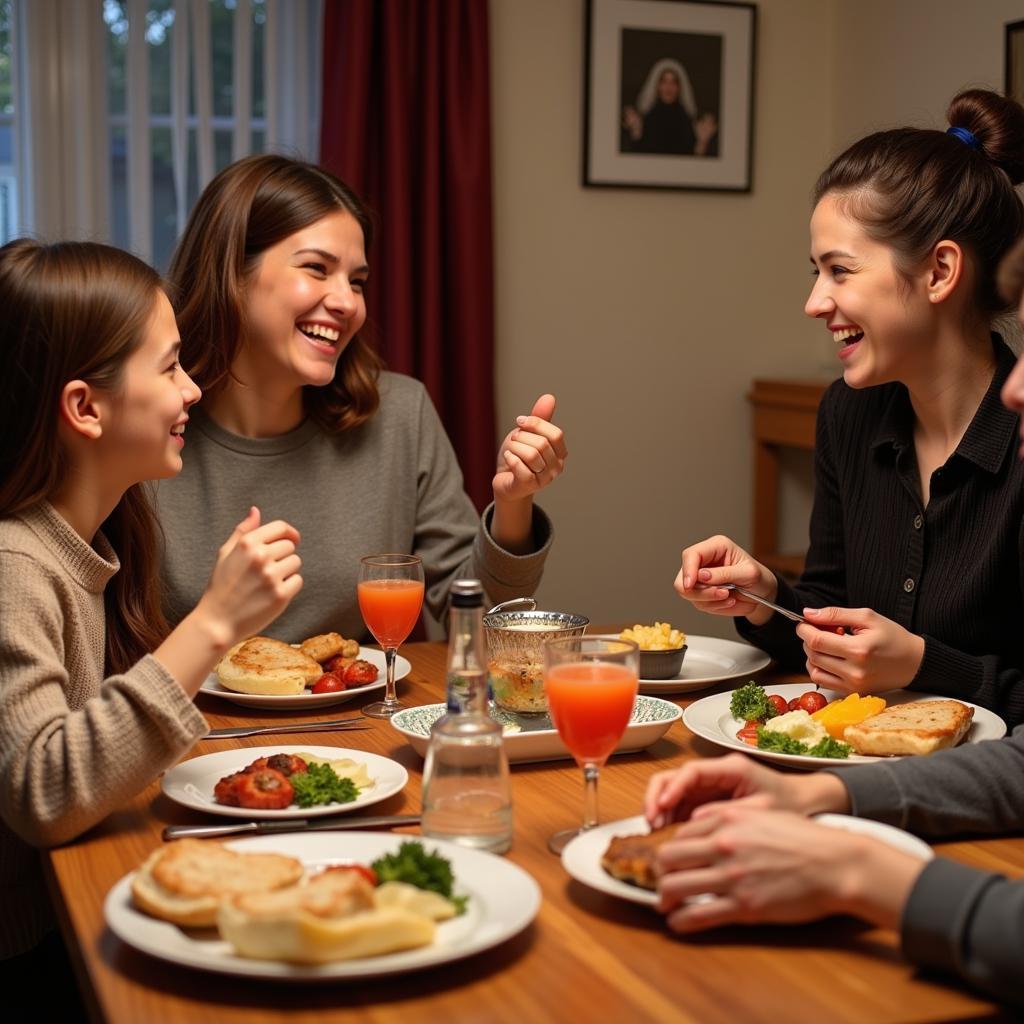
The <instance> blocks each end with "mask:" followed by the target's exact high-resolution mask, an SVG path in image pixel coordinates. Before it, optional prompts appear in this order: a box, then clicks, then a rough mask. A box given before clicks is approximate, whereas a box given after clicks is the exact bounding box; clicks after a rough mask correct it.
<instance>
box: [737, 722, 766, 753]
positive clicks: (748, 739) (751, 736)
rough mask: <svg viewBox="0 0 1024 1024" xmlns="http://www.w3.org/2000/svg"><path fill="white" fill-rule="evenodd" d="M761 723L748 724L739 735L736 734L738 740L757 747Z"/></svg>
mask: <svg viewBox="0 0 1024 1024" xmlns="http://www.w3.org/2000/svg"><path fill="white" fill-rule="evenodd" d="M760 724H761V723H760V722H747V724H746V725H745V726H743V728H742V729H740V731H739V732H738V733H736V739H738V740H741V741H742V742H743V743H746V744H748V745H750V746H751V747H756V746H757V727H758V726H759V725H760Z"/></svg>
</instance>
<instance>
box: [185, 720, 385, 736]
mask: <svg viewBox="0 0 1024 1024" xmlns="http://www.w3.org/2000/svg"><path fill="white" fill-rule="evenodd" d="M366 728H369V726H368V724H366V723H365V720H364V719H362V718H361V717H359V718H333V719H331V720H330V721H327V722H293V723H289V722H282V723H281V724H280V725H241V726H236V727H234V728H232V729H211V730H210V731H209V732H208V733H207V734H206V735H205V736H204V737H203V739H204V740H229V739H237V738H238V737H240V736H265V735H269V734H270V733H275V732H342V731H345V730H348V729H366Z"/></svg>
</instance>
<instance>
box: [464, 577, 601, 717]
mask: <svg viewBox="0 0 1024 1024" xmlns="http://www.w3.org/2000/svg"><path fill="white" fill-rule="evenodd" d="M513 606H515V608H516V610H515V611H513V610H512V607H513ZM589 624H590V619H588V618H587V617H586V616H584V615H573V614H572V613H570V612H545V611H538V610H537V605H536V602H535V601H534V600H533V598H529V597H527V598H516V599H515V600H514V601H505V602H504V603H503V604H499V605H496V606H495V607H494V608H492V609H491V610H490V611H489V612H488V613H487V614H486V615H485V616H484V635H485V636H486V638H487V661H488V671H489V673H490V677H491V689H492V691H493V693H494V703H495V704H497V705H498V707H500V708H502V709H504V710H505V711H510V712H512V713H513V714H517V715H546V714H547V711H548V701H547V697H545V695H544V641H545V640H553V639H562V638H565V637H572V636H583V633H584V631H585V630H586V628H587V626H588V625H589Z"/></svg>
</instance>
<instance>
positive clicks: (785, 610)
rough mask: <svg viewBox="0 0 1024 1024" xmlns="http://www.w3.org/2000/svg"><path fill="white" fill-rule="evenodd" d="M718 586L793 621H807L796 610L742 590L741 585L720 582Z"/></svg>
mask: <svg viewBox="0 0 1024 1024" xmlns="http://www.w3.org/2000/svg"><path fill="white" fill-rule="evenodd" d="M719 586H721V587H723V588H724V589H725V590H735V591H736V593H737V594H742V595H743V596H744V597H745V598H748V599H749V600H751V601H756V602H757V603H758V604H763V605H764V606H765V608H771V610H772V611H773V612H778V613H779V614H780V615H785V617H786V618H787V619H792V620H793V621H794V622H806V621H807V620H806V619H805V618H804V617H803V616H802V615H798V614H797V613H796V612H791V611H790V610H789V609H788V608H783V607H782V605H781V604H776V603H775V602H774V601H769V600H768V598H767V597H762V596H761V595H760V594H755V593H753V592H752V591H750V590H744V589H743V587H738V586H736V584H735V583H720V584H719Z"/></svg>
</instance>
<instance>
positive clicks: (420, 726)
mask: <svg viewBox="0 0 1024 1024" xmlns="http://www.w3.org/2000/svg"><path fill="white" fill-rule="evenodd" d="M444 712H445V706H444V705H443V704H425V705H423V706H422V707H418V708H405V709H404V710H402V711H399V712H398V713H397V714H395V715H394V716H393V717H392V719H391V724H392V725H393V726H394V727H395V728H396V729H397V730H398V731H399V732H400V733H401V734H402V735H403V736H404V737H405V738H406V739H407V740H408V741H409V742H410V743H411V744H412V747H413V749H414V750H415V751H416V753H417V754H419V755H420V756H421V757H422V756H424V755H425V754H426V752H427V742H428V740H429V739H430V727H431V726H432V725H433V724H434V722H436V721H437V719H439V718H440V717H441V716H442V715H443V714H444ZM492 713H493V715H494V717H495V718H496V719H497V720H498V721H499V722H500V723H501V724H502V726H503V727H504V729H505V750H506V752H507V753H508V759H509V761H510V762H516V761H556V760H560V759H561V758H571V757H572V754H570V753H569V751H568V750H567V749H566V746H565V744H564V743H563V742H562V740H561V737H559V735H558V733H557V731H556V730H555V727H554V726H553V725H552V724H551V719H550V718H549V717H548V716H547V715H528V716H520V715H516V714H513V713H512V712H509V711H502V710H501V709H500V708H495V709H494V710H493V712H492ZM681 717H682V712H681V711H680V710H679V708H678V707H677V706H676V705H675V704H672V703H670V702H669V701H667V700H661V699H660V698H658V697H645V696H643V695H640V696H638V697H637V699H636V704H635V705H634V707H633V717H632V718H631V719H630V721H629V725H627V726H626V731H625V733H624V734H623V736H622V739H621V740H620V741H619V745H618V746H617V747H616V748H615V753H616V754H626V753H630V752H632V751H636V750H643V749H644V748H645V747H649V746H650V745H651V744H652V743H654V742H655V741H656V740H659V739H661V737H662V736H664V735H665V733H666V732H668V730H669V729H670V728H671V727H672V725H673V724H674V723H676V722H678V721H679V719H680V718H681Z"/></svg>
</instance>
